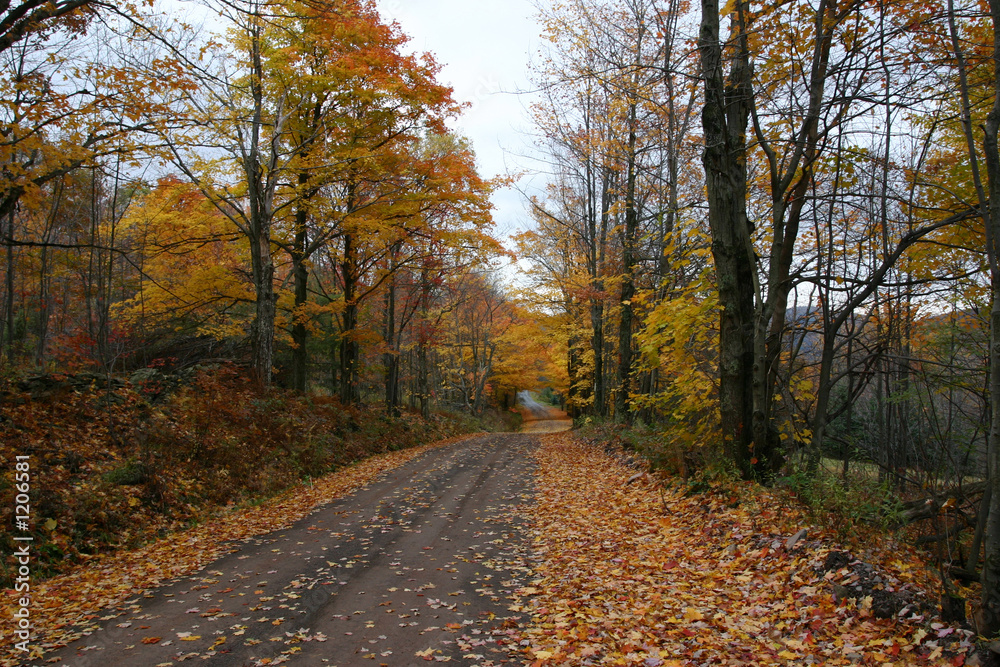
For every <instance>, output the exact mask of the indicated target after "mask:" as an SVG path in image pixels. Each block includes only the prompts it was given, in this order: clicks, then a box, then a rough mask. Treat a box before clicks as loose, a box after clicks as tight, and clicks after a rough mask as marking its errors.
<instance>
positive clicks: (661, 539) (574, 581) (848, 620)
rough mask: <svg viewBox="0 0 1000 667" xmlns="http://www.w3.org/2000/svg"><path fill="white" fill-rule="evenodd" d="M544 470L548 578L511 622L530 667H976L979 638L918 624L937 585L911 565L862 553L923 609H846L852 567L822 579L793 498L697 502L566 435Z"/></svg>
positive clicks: (542, 573)
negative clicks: (523, 615) (521, 618)
mask: <svg viewBox="0 0 1000 667" xmlns="http://www.w3.org/2000/svg"><path fill="white" fill-rule="evenodd" d="M537 456H538V459H539V461H538V463H539V469H538V486H539V488H538V502H537V505H536V506H535V507H534V510H533V513H534V516H533V521H534V549H535V551H536V557H537V558H538V559H539V560H538V563H539V564H538V565H537V571H536V575H535V578H534V579H533V580H532V582H531V584H530V585H529V586H527V587H525V588H522V589H521V590H520V591H519V593H520V598H519V599H518V600H516V603H515V604H514V605H513V607H512V609H514V610H516V611H524V612H528V613H530V614H531V619H532V621H531V624H530V626H529V627H527V628H525V629H524V630H523V637H524V638H523V639H522V640H521V645H522V647H523V651H524V655H525V659H526V661H527V664H530V665H532V666H533V667H543V666H544V667H549V666H553V667H554V666H557V665H558V666H567V667H568V666H571V665H572V666H585V665H642V666H644V667H674V666H681V665H684V666H687V665H692V666H693V665H881V666H883V667H890V666H898V665H962V664H965V653H966V651H968V650H969V649H970V648H971V640H972V639H973V637H972V633H971V632H969V631H966V630H961V629H958V630H955V629H951V628H945V627H944V626H943V625H942V624H940V623H936V622H934V621H933V619H932V618H930V617H929V616H927V615H925V614H924V613H921V611H920V608H921V606H920V604H919V601H920V599H921V596H922V593H921V591H922V590H932V588H931V586H932V585H933V582H932V580H931V579H930V578H929V575H928V573H927V572H926V570H924V569H923V568H922V567H921V566H920V564H919V559H918V558H917V556H916V554H915V553H914V552H912V551H907V550H906V549H903V548H902V547H900V546H899V545H893V544H886V545H884V548H882V549H881V550H880V549H879V548H877V547H876V546H873V548H872V549H870V550H868V551H867V552H866V553H865V559H866V560H871V561H872V562H876V563H877V564H878V571H879V574H880V575H881V576H880V579H881V582H882V583H881V584H879V585H880V586H882V587H884V588H885V589H887V590H900V589H904V590H906V591H907V592H908V593H909V597H910V598H912V599H914V600H916V601H917V603H915V604H912V605H908V606H906V607H904V608H903V609H901V610H900V611H899V613H898V614H894V615H893V617H892V618H888V619H884V618H876V616H875V613H874V610H873V609H872V599H871V597H869V596H866V597H864V598H861V599H860V600H854V599H851V600H840V601H838V599H837V598H836V597H835V595H834V590H833V589H834V585H835V584H837V583H838V582H839V581H841V578H843V577H847V578H848V580H849V579H850V577H851V576H852V570H851V568H850V567H844V568H837V567H834V568H832V569H826V570H825V571H824V564H825V563H826V564H827V565H829V563H828V562H827V560H828V558H829V555H830V554H831V553H837V551H836V548H835V545H833V544H832V543H831V542H829V541H828V540H827V539H826V538H825V536H824V535H822V533H821V532H820V531H819V530H818V529H816V528H815V527H813V526H806V525H805V524H804V521H805V520H804V519H803V517H802V514H801V512H799V511H797V510H796V509H795V508H793V507H789V506H787V505H786V504H784V503H783V501H782V498H781V496H780V494H776V493H772V492H771V491H768V490H766V489H761V488H759V487H751V486H749V485H746V486H742V487H740V486H737V492H736V493H737V495H738V497H736V498H734V497H732V495H730V494H726V493H720V494H712V493H705V494H699V495H690V496H687V495H685V492H684V489H683V488H681V487H680V486H677V487H675V488H670V487H669V486H661V485H659V484H658V483H656V481H655V480H653V479H652V478H650V477H647V476H645V475H637V471H636V470H635V469H634V468H631V467H628V466H626V465H624V464H623V462H621V461H619V460H617V459H616V458H614V457H611V456H609V455H608V454H606V453H605V452H604V451H602V450H601V449H599V448H597V447H594V446H591V445H588V444H585V443H583V442H581V441H580V440H579V439H577V438H575V437H574V436H573V435H572V434H568V433H566V434H557V435H550V436H545V437H544V438H543V446H542V447H541V448H540V449H539V450H538V454H537ZM803 528H806V531H805V533H804V534H802V533H800V531H801V530H802V529H803ZM793 536H794V537H793ZM806 536H807V537H806ZM796 537H797V539H796ZM830 560H833V561H836V560H837V559H836V558H833V559H830ZM854 562H855V564H857V561H854ZM839 564H840V563H834V565H839ZM942 633H944V634H942ZM945 637H947V638H948V639H950V640H952V641H950V642H949V643H948V644H947V645H945V644H944V643H943V641H944V640H943V639H942V638H945ZM956 638H957V639H959V640H960V641H955V640H956Z"/></svg>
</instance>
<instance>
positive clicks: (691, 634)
mask: <svg viewBox="0 0 1000 667" xmlns="http://www.w3.org/2000/svg"><path fill="white" fill-rule="evenodd" d="M681 632H682V633H683V634H684V635H685V636H686V637H694V636H695V634H696V633H695V632H694V631H693V630H688V629H687V628H681Z"/></svg>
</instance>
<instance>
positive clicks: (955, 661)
mask: <svg viewBox="0 0 1000 667" xmlns="http://www.w3.org/2000/svg"><path fill="white" fill-rule="evenodd" d="M951 664H952V665H954V666H955V667H962V665H964V664H965V656H964V655H956V656H955V657H954V658H952V659H951Z"/></svg>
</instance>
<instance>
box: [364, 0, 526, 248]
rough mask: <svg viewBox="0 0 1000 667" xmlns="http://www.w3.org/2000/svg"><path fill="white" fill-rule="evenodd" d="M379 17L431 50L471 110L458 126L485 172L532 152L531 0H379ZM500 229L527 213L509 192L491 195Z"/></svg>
mask: <svg viewBox="0 0 1000 667" xmlns="http://www.w3.org/2000/svg"><path fill="white" fill-rule="evenodd" d="M378 7H379V10H380V12H381V14H382V18H383V19H384V20H386V21H387V22H388V21H397V22H398V23H399V25H400V27H401V28H402V30H403V32H404V33H405V34H407V35H409V36H410V37H411V38H412V41H411V43H410V46H411V48H412V49H413V50H415V51H418V52H424V51H429V52H431V53H432V54H434V57H435V59H436V60H437V61H438V63H439V64H440V65H442V67H443V69H442V72H441V75H440V81H441V83H445V84H448V85H451V86H452V87H453V88H454V89H455V98H456V99H457V100H458V101H460V102H468V103H470V104H471V107H470V108H469V109H467V110H466V112H465V114H463V116H462V118H461V119H460V120H459V121H458V123H457V126H456V128H455V129H456V130H457V131H458V132H459V133H460V134H463V135H465V136H466V137H468V138H469V139H470V140H471V141H472V143H473V146H474V147H475V150H476V155H477V157H478V161H479V167H480V173H481V174H482V175H483V176H486V177H492V176H497V175H505V174H507V173H508V171H510V172H513V171H517V170H518V169H523V168H524V167H525V166H526V164H527V163H526V161H525V160H524V159H522V158H520V157H519V155H523V154H524V153H525V152H527V151H529V150H530V147H529V144H530V141H531V140H530V137H529V134H528V132H529V130H530V124H529V121H528V117H527V106H528V102H529V101H528V99H527V96H526V95H523V94H520V95H519V94H517V93H518V91H525V90H528V89H529V87H530V83H529V81H528V63H529V60H530V58H531V57H532V56H533V55H534V53H535V51H536V50H537V48H538V43H539V37H538V36H539V33H540V32H541V29H540V27H539V26H538V25H537V24H536V23H535V20H534V15H535V9H534V7H533V6H532V4H531V2H530V0H378ZM493 203H494V204H495V205H496V207H497V210H496V211H494V215H495V219H496V223H497V232H498V234H499V235H501V236H505V235H507V234H508V233H510V232H512V231H514V230H517V229H523V228H524V227H525V225H526V221H527V216H526V213H525V208H524V203H523V201H522V198H521V195H520V194H518V193H517V192H516V191H515V190H513V189H508V190H505V191H503V192H498V193H497V194H496V195H494V197H493Z"/></svg>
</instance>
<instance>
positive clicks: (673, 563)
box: [663, 560, 681, 570]
mask: <svg viewBox="0 0 1000 667" xmlns="http://www.w3.org/2000/svg"><path fill="white" fill-rule="evenodd" d="M680 566H681V564H680V563H678V562H677V561H675V560H668V561H667V562H666V563H664V564H663V569H664V570H672V569H674V568H675V567H680Z"/></svg>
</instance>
